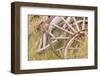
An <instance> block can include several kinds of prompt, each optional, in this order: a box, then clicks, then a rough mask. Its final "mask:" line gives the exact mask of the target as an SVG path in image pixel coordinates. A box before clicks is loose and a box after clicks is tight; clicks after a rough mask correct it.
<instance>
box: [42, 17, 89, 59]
mask: <svg viewBox="0 0 100 76" xmlns="http://www.w3.org/2000/svg"><path fill="white" fill-rule="evenodd" d="M55 28H57V29H59V30H60V32H61V34H60V35H59V36H55V34H54V33H53V31H54V30H55ZM87 31H88V30H87V18H86V17H55V18H54V19H53V20H52V21H51V22H50V26H49V29H48V31H47V33H48V34H49V35H50V37H49V39H50V40H51V41H50V42H51V43H49V44H48V45H47V46H46V47H47V48H48V47H49V46H51V45H52V44H55V45H57V44H58V43H59V42H60V41H61V42H62V44H63V45H61V46H60V48H54V47H53V46H52V48H54V50H55V53H57V54H58V55H59V56H60V57H61V58H62V57H63V58H67V52H68V51H69V50H79V49H80V39H81V36H83V37H87ZM72 44H75V46H77V47H75V48H73V47H72ZM44 49H45V48H44ZM41 50H43V48H42V49H41Z"/></svg>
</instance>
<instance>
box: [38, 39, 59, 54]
mask: <svg viewBox="0 0 100 76" xmlns="http://www.w3.org/2000/svg"><path fill="white" fill-rule="evenodd" d="M56 42H57V40H54V41H52V42H51V43H52V44H55V43H56ZM49 47H50V44H48V45H46V46H45V47H43V48H41V49H38V50H37V53H40V52H42V51H43V50H44V49H46V48H49Z"/></svg>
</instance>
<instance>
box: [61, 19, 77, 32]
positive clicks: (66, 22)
mask: <svg viewBox="0 0 100 76" xmlns="http://www.w3.org/2000/svg"><path fill="white" fill-rule="evenodd" d="M60 18H61V19H62V20H63V21H64V22H65V24H67V25H68V26H69V27H70V28H71V29H72V31H73V32H75V33H76V32H77V31H76V30H75V29H74V28H73V27H72V25H70V24H69V23H68V21H67V20H65V19H64V18H63V17H60Z"/></svg>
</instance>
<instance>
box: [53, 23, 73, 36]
mask: <svg viewBox="0 0 100 76" xmlns="http://www.w3.org/2000/svg"><path fill="white" fill-rule="evenodd" d="M52 24H53V26H55V27H57V28H58V29H60V30H62V31H65V32H66V33H69V34H71V35H73V33H72V32H70V31H68V30H66V29H64V28H62V27H60V26H58V25H56V24H54V23H52Z"/></svg>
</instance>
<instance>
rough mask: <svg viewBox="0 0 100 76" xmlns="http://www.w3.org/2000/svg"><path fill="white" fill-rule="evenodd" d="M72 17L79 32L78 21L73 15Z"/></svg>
mask: <svg viewBox="0 0 100 76" xmlns="http://www.w3.org/2000/svg"><path fill="white" fill-rule="evenodd" d="M72 18H73V20H74V22H75V25H76V28H77V30H78V32H79V31H80V29H79V25H78V23H77V21H76V19H75V17H72Z"/></svg>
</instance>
